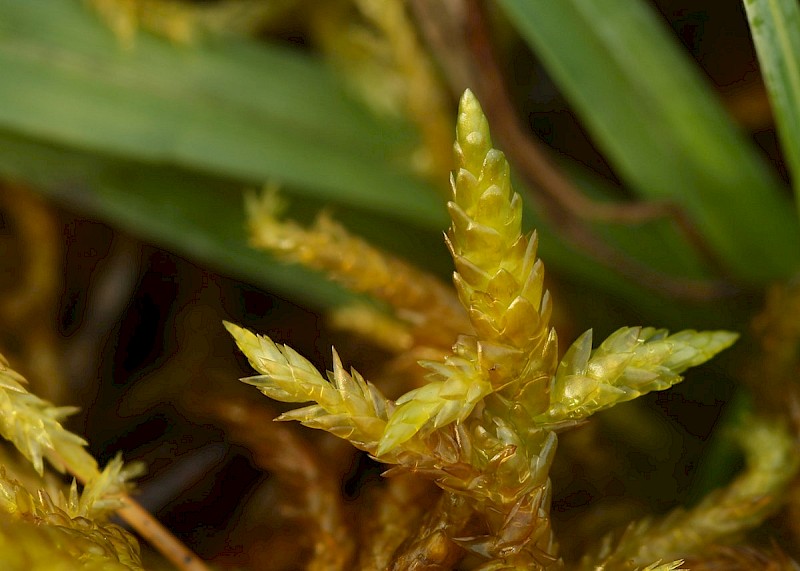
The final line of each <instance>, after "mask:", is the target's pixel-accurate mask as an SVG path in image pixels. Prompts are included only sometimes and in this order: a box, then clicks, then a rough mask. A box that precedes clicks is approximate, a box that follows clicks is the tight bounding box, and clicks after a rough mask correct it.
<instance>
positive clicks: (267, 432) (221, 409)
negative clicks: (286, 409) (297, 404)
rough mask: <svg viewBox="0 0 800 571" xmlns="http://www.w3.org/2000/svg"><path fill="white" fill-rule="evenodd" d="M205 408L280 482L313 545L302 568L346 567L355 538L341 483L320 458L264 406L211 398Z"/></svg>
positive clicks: (292, 511)
mask: <svg viewBox="0 0 800 571" xmlns="http://www.w3.org/2000/svg"><path fill="white" fill-rule="evenodd" d="M204 409H205V410H204V412H207V413H210V414H211V415H213V416H215V417H217V418H219V419H221V420H222V422H223V424H224V425H225V426H226V427H227V428H228V429H229V431H230V435H231V437H232V438H233V439H234V441H236V442H238V443H240V444H243V445H245V446H247V448H248V449H249V450H250V451H251V452H252V453H253V461H254V462H255V463H256V465H257V466H258V467H259V468H261V469H262V470H266V471H269V472H270V477H271V478H275V479H277V480H278V482H280V484H281V486H282V488H283V490H284V493H283V494H282V495H283V496H284V497H285V498H287V502H286V503H287V507H288V506H289V505H290V506H291V508H290V509H291V513H292V519H300V520H302V525H303V530H304V531H305V533H306V534H307V536H308V538H310V539H311V543H312V545H313V547H312V548H311V549H310V550H309V551H311V554H310V559H309V561H308V562H307V563H306V566H305V567H304V568H305V569H308V570H310V571H328V570H338V569H347V568H348V567H347V565H348V562H349V561H350V559H351V558H352V554H353V550H354V537H353V534H352V532H351V529H350V527H349V526H348V522H347V519H346V518H345V514H344V513H343V511H344V510H343V509H342V501H341V496H340V485H341V484H340V482H339V481H338V479H337V478H336V477H335V476H333V475H332V473H331V470H330V466H328V465H326V464H325V462H324V460H323V457H322V456H321V455H320V454H318V453H316V451H315V450H314V449H312V448H311V447H310V446H309V445H308V443H306V442H304V440H303V439H302V438H300V437H299V436H298V435H297V434H296V433H295V432H294V431H292V430H290V427H289V426H286V425H283V424H278V423H274V422H271V421H272V420H273V415H272V414H271V413H270V412H269V410H265V409H264V407H262V406H256V404H254V403H253V402H252V401H245V400H233V399H223V400H218V399H214V402H211V403H209V404H208V405H204ZM297 547H298V548H299V547H300V542H297ZM256 568H257V567H256Z"/></svg>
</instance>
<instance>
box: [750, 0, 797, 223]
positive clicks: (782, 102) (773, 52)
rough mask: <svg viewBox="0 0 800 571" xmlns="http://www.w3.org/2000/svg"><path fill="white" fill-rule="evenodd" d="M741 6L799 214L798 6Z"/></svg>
mask: <svg viewBox="0 0 800 571" xmlns="http://www.w3.org/2000/svg"><path fill="white" fill-rule="evenodd" d="M744 7H745V10H746V11H747V19H748V21H749V22H750V31H751V32H752V34H753V41H754V42H755V46H756V53H757V54H758V62H759V64H760V65H761V71H762V72H763V74H764V80H765V82H766V84H767V90H768V91H769V98H770V102H771V104H772V109H773V111H774V113H775V119H776V122H777V124H778V137H779V138H780V141H781V146H782V147H783V155H784V157H785V158H786V163H787V164H788V166H789V172H790V173H791V176H792V183H793V184H792V186H793V187H794V193H795V202H796V204H797V208H798V214H800V6H798V4H797V0H745V2H744Z"/></svg>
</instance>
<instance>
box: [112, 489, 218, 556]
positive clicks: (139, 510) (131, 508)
mask: <svg viewBox="0 0 800 571" xmlns="http://www.w3.org/2000/svg"><path fill="white" fill-rule="evenodd" d="M122 502H123V504H124V507H122V508H120V509H118V510H117V514H118V515H119V516H120V517H121V518H122V519H124V520H125V521H126V522H127V523H128V524H129V525H130V526H131V527H132V528H133V529H135V530H136V532H137V533H138V534H139V535H141V536H142V538H144V539H145V540H146V541H147V542H148V543H149V544H150V545H152V546H153V547H154V548H155V549H156V550H157V551H158V552H159V553H161V554H162V555H163V556H164V557H166V558H167V560H169V561H170V562H171V563H172V564H173V565H175V567H177V568H178V569H180V570H181V571H211V569H210V568H209V567H208V566H207V565H206V564H205V563H204V562H203V561H202V560H201V559H200V558H199V557H198V556H197V555H196V554H195V553H194V552H193V551H192V550H191V549H189V548H188V547H187V546H186V545H185V544H184V543H183V542H182V541H181V540H180V539H178V538H177V537H175V535H174V534H173V533H172V532H171V531H169V530H168V529H167V528H166V527H164V526H163V525H162V523H161V522H160V521H158V520H157V519H156V518H155V517H154V516H153V514H151V513H150V512H149V511H147V510H146V509H144V508H143V507H142V506H140V505H139V504H138V503H137V502H136V500H134V499H133V498H131V497H130V496H128V495H125V496H123V497H122Z"/></svg>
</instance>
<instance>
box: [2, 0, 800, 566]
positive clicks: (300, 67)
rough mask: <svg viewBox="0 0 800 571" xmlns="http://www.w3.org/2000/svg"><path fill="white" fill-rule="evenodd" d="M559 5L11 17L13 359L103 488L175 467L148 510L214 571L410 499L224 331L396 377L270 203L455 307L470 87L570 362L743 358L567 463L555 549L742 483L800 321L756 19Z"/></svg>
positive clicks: (344, 296)
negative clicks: (442, 292)
mask: <svg viewBox="0 0 800 571" xmlns="http://www.w3.org/2000/svg"><path fill="white" fill-rule="evenodd" d="M551 4H552V3H549V2H539V1H536V2H534V1H531V2H525V1H523V0H500V1H498V2H486V3H478V2H476V1H474V0H408V1H406V2H401V1H394V0H383V1H375V0H330V1H311V0H276V1H272V2H268V1H263V0H203V1H196V2H190V1H188V0H186V1H177V0H175V1H173V0H90V1H85V2H81V1H79V0H48V1H46V2H16V1H14V0H0V352H2V353H3V354H4V355H6V357H7V358H8V359H9V360H10V362H11V363H12V365H13V366H14V367H15V368H17V369H18V370H19V371H20V372H22V373H23V374H25V375H26V377H27V378H28V379H29V380H30V381H31V385H32V389H33V390H34V391H35V392H37V393H38V394H39V395H40V396H42V397H44V398H47V399H49V400H52V401H54V402H56V403H58V404H74V405H78V406H80V407H81V412H80V413H79V414H78V415H76V416H75V417H74V418H73V419H72V421H71V423H72V425H71V428H72V429H74V430H75V431H77V432H79V433H81V434H84V435H86V437H87V439H88V440H89V442H90V449H91V451H92V452H93V453H94V454H95V455H96V457H98V459H99V460H100V461H101V463H105V461H107V460H108V459H110V458H111V457H112V456H113V455H114V454H115V453H116V452H117V451H120V450H122V451H123V452H124V456H125V459H126V460H142V461H143V462H144V463H145V464H146V465H147V466H148V474H147V476H145V477H144V478H142V479H141V480H140V485H139V488H140V493H139V498H140V500H141V502H142V504H143V505H145V507H147V508H149V509H151V510H152V511H154V512H155V513H156V514H157V516H158V517H159V518H160V519H162V520H163V521H164V522H165V524H166V525H167V526H168V527H170V528H171V529H172V530H174V531H175V532H176V533H177V534H178V535H179V536H180V537H182V538H183V539H184V540H185V541H186V542H187V543H188V544H189V545H190V546H191V547H192V548H193V549H195V550H197V551H198V553H199V554H200V555H201V556H202V557H204V558H206V559H209V560H211V561H213V562H214V563H216V564H218V565H220V566H223V567H227V566H231V567H233V566H242V567H247V568H268V569H293V568H297V567H298V565H299V563H298V562H301V561H302V560H303V555H302V554H303V553H304V552H303V549H304V547H306V546H304V545H303V543H302V541H297V536H298V535H302V534H301V533H300V531H301V530H302V529H303V524H302V520H303V519H302V518H303V517H304V514H303V512H302V510H303V508H297V507H296V506H295V508H294V509H293V508H291V504H292V501H293V498H295V494H301V495H302V493H304V492H303V490H302V489H300V490H299V491H298V488H302V487H303V486H307V487H308V488H314V489H317V490H322V491H320V492H319V493H320V494H324V493H328V492H329V491H330V490H333V492H336V493H341V496H342V498H344V502H345V504H344V506H345V507H344V509H345V511H346V510H348V509H351V508H350V507H348V506H351V505H352V506H355V505H357V504H358V503H359V502H361V501H363V497H366V496H368V495H369V490H370V489H371V488H378V487H380V486H381V485H382V483H381V481H380V477H379V474H380V472H381V468H380V467H379V466H377V465H376V464H375V463H373V462H372V461H371V460H369V459H368V458H366V457H365V456H363V455H362V454H358V453H355V452H353V451H350V450H349V449H348V448H347V447H346V446H344V445H342V444H341V443H340V442H338V441H335V440H333V439H329V438H328V437H327V436H326V435H319V434H315V433H312V431H309V430H306V429H302V428H300V427H294V426H292V427H290V428H286V427H285V426H284V425H272V424H271V423H269V422H268V421H269V420H270V419H271V418H273V417H274V416H276V415H277V414H279V413H280V412H282V410H284V409H283V408H281V407H282V406H283V405H280V404H278V403H273V402H268V401H267V399H265V398H264V397H262V396H261V395H260V394H258V393H257V391H255V390H254V389H252V388H251V387H248V386H245V385H243V384H241V383H239V382H238V381H237V380H236V379H237V378H239V377H242V376H246V375H249V374H251V373H250V372H249V368H248V366H247V364H246V362H245V360H244V359H243V358H242V357H241V356H240V355H239V354H238V351H236V350H235V347H234V344H233V343H232V341H231V340H230V338H229V337H228V335H227V333H226V332H225V331H224V329H223V328H222V324H221V322H222V320H223V319H226V320H230V321H232V322H235V323H239V324H241V325H243V326H246V327H248V328H250V329H253V330H255V331H258V332H263V333H266V334H268V335H270V337H272V339H274V340H275V341H276V342H281V343H287V344H289V345H291V346H292V347H293V348H294V349H296V350H297V351H298V352H299V353H301V354H302V355H304V356H306V357H308V358H309V359H310V360H312V362H314V363H315V364H316V365H317V366H318V367H319V368H320V369H325V368H330V366H331V365H330V359H331V357H330V348H331V346H332V345H335V346H336V348H337V350H338V351H339V353H340V355H341V356H342V359H343V361H344V362H345V363H346V364H350V365H353V366H354V367H356V368H357V369H358V370H359V371H360V372H362V373H363V374H364V375H365V377H367V378H371V377H370V373H371V372H373V373H376V372H377V371H379V370H380V365H381V363H382V362H383V361H385V360H386V358H387V357H388V353H387V352H386V351H385V349H382V348H381V347H379V346H377V345H375V344H374V343H371V342H370V340H369V339H363V338H360V337H358V336H357V335H355V334H354V333H351V332H348V331H346V330H343V329H342V328H341V327H335V326H334V325H333V324H332V322H331V321H330V320H329V319H328V318H327V317H326V316H327V315H329V312H330V311H331V310H332V309H334V308H336V307H339V306H341V305H343V304H345V303H347V302H349V301H352V300H353V299H354V297H353V294H350V293H348V292H346V291H345V290H344V289H342V288H340V287H339V286H336V285H334V284H332V283H330V282H329V281H326V279H325V278H324V276H322V275H320V274H318V273H314V272H313V271H310V270H307V269H304V268H301V267H299V266H296V265H287V264H284V263H282V262H280V261H278V260H276V259H275V258H274V257H272V256H271V255H270V254H269V253H265V252H259V251H257V250H255V249H252V248H250V247H249V246H248V236H247V231H246V217H245V211H244V194H245V192H246V191H251V192H252V191H258V190H260V189H261V188H262V187H263V186H264V185H273V186H277V187H278V188H279V189H280V192H281V194H282V195H283V196H284V198H286V199H287V201H288V203H289V207H288V212H287V216H288V217H290V218H295V219H298V220H299V221H301V222H303V223H308V222H309V221H311V220H312V219H313V217H314V216H315V215H316V214H317V213H318V212H319V211H321V210H323V209H325V210H326V211H327V212H329V213H330V214H331V215H332V216H333V217H334V218H335V219H336V220H338V221H339V222H341V223H342V224H344V225H345V226H346V227H347V228H348V229H349V230H351V231H352V232H353V233H355V234H358V235H360V236H363V237H364V238H366V239H367V240H369V241H370V242H371V243H373V244H375V245H376V246H378V247H380V248H382V249H385V250H386V251H388V252H391V253H393V254H396V255H398V256H400V257H403V258H405V259H407V260H409V261H410V262H411V263H413V264H414V265H416V266H419V267H421V268H423V269H425V270H428V271H429V272H431V273H433V274H434V275H436V276H438V277H439V278H441V279H442V280H444V281H448V280H449V279H450V278H449V276H450V274H451V272H452V264H451V260H450V258H449V256H448V253H447V250H446V248H445V246H444V243H443V240H442V232H443V231H444V230H445V229H446V227H447V225H448V218H447V214H446V208H445V204H446V201H447V195H448V192H449V183H448V177H449V171H450V169H451V168H452V158H451V153H452V141H453V138H454V125H455V117H456V103H457V101H458V97H459V96H460V94H461V93H462V91H463V89H465V88H467V87H469V88H470V89H472V90H473V91H474V92H475V93H476V94H477V95H478V97H479V99H480V100H481V102H482V104H483V106H484V109H485V111H486V114H487V116H488V118H489V121H490V125H491V127H492V131H493V136H494V138H495V145H496V146H498V147H499V148H501V149H502V150H504V151H505V152H506V153H507V156H508V158H509V161H510V162H511V166H512V171H513V172H514V173H515V175H514V176H515V177H516V178H515V188H516V190H517V192H519V193H520V194H521V195H522V196H523V198H524V200H525V208H526V213H525V216H526V224H527V225H528V227H529V228H534V227H536V228H537V229H538V231H539V233H540V244H541V245H540V256H541V258H542V259H543V260H544V263H545V266H546V268H547V270H548V287H549V289H550V291H551V293H552V295H553V297H554V299H555V307H556V315H555V325H556V328H557V330H558V332H559V337H560V339H561V341H562V350H563V349H564V348H566V347H567V346H568V345H569V343H571V342H572V340H574V338H575V337H577V335H579V334H580V333H581V332H583V331H585V330H586V329H588V328H590V327H592V328H594V330H595V338H603V337H605V336H606V335H607V334H609V333H610V332H612V331H614V330H615V329H617V328H619V327H621V326H623V325H653V326H657V327H668V328H670V329H673V330H677V329H680V328H692V329H701V328H727V329H732V330H735V331H738V332H740V333H742V335H743V338H742V340H741V341H740V342H739V343H738V344H737V345H736V347H735V348H734V349H733V350H731V351H729V352H727V353H726V354H725V355H723V356H722V357H720V358H718V359H716V360H715V361H714V362H713V363H712V364H710V365H707V366H704V367H701V368H699V369H697V370H696V371H695V370H693V371H692V372H691V373H690V375H689V377H688V379H687V381H686V382H684V383H682V384H681V385H679V386H677V387H675V388H674V389H672V390H670V391H667V392H665V393H657V394H651V395H649V396H648V397H647V398H645V399H640V400H642V401H643V402H641V403H640V402H638V401H637V402H636V403H630V404H629V405H626V406H624V407H618V409H614V410H612V411H609V412H608V413H604V414H602V415H599V417H600V419H599V421H598V422H597V423H594V424H592V425H591V426H590V427H587V428H586V429H584V430H581V431H576V432H575V433H574V434H570V435H568V436H567V437H565V438H564V439H563V440H562V443H561V448H560V458H561V459H560V462H561V463H560V464H557V466H556V467H555V468H554V472H553V481H554V485H555V499H554V512H555V515H554V517H555V522H554V526H556V527H558V526H569V525H572V524H571V522H573V521H577V518H578V516H584V515H585V514H587V513H590V514H599V515H597V516H596V517H593V518H584V517H581V520H580V521H582V522H584V523H582V525H584V526H587V527H592V526H594V528H593V529H581V528H576V529H575V530H574V532H573V533H572V534H571V539H570V541H574V542H575V543H576V544H578V543H580V542H581V541H582V540H583V539H582V538H583V537H589V536H593V535H594V534H595V532H596V529H599V528H603V529H610V528H611V527H613V526H615V525H618V524H622V523H624V522H627V521H629V520H630V519H632V518H635V517H640V516H641V515H643V514H646V513H650V512H652V511H656V512H664V511H666V510H668V509H670V508H672V507H674V506H675V505H676V504H691V503H692V502H694V501H696V500H697V499H698V498H700V497H702V495H704V494H705V493H706V492H708V491H709V490H711V489H713V488H715V487H717V486H719V485H722V484H724V483H725V482H727V481H728V480H729V479H730V478H731V477H732V475H733V474H734V473H735V471H736V470H737V467H738V466H739V464H740V461H741V460H740V458H739V457H738V456H737V454H736V453H735V451H734V450H733V446H732V445H730V444H729V443H728V442H727V440H726V439H725V437H724V435H723V436H720V435H719V431H715V430H714V428H715V426H717V425H720V424H725V423H728V424H729V425H735V423H736V419H737V418H739V416H738V412H737V411H738V410H739V409H741V408H743V407H746V406H748V405H747V402H749V401H750V400H751V398H752V397H751V396H748V395H751V393H750V391H748V389H747V387H748V386H751V385H753V384H758V383H763V382H764V379H763V375H764V371H765V369H764V367H763V366H762V361H760V359H766V357H763V355H764V354H766V353H768V351H769V348H770V347H772V348H773V349H774V348H775V344H776V343H777V344H778V345H780V342H781V341H780V339H783V338H780V339H779V340H778V341H774V340H773V345H772V346H770V345H769V342H768V341H765V340H764V337H765V336H764V335H763V333H764V331H771V330H773V329H772V327H773V325H772V324H775V323H777V324H781V323H782V324H784V325H785V328H788V329H789V333H787V334H786V335H788V336H791V335H793V334H794V335H797V333H796V332H795V333H791V331H792V330H791V327H792V325H791V323H793V322H794V321H800V320H796V319H794V320H793V318H792V317H791V316H792V315H797V313H794V314H793V313H792V311H795V312H796V311H800V305H799V304H798V302H797V301H796V300H797V299H798V298H797V295H796V294H795V297H794V298H792V297H791V292H792V291H794V290H792V287H793V286H791V283H792V282H791V277H792V276H793V275H794V274H795V273H796V272H797V269H798V267H800V263H799V262H800V245H799V244H800V242H798V238H799V237H800V227H798V217H797V210H796V208H795V206H794V205H793V204H792V192H791V187H790V176H789V171H790V169H791V167H790V166H787V164H785V162H784V159H783V157H782V155H781V152H780V149H779V138H778V135H776V130H775V126H774V120H773V115H772V111H771V108H770V103H769V100H768V95H767V91H766V88H765V87H764V84H763V83H762V78H761V76H760V72H759V65H758V62H757V58H756V54H755V50H754V47H753V43H752V39H751V36H750V31H749V28H748V22H747V17H746V14H745V11H744V8H743V7H742V6H741V5H740V4H739V3H736V2H715V1H712V0H705V1H702V0H696V1H692V2H688V1H679V0H661V1H658V2H646V1H636V2H630V1H629V0H627V1H623V0H603V1H601V2H600V1H599V2H595V3H588V2H581V1H578V0H570V1H566V0H565V1H564V2H563V3H559V4H558V5H557V6H551ZM590 4H591V5H590ZM774 284H784V286H781V287H783V289H774V288H775V287H776V286H775V285H774ZM785 284H789V285H785ZM770 288H773V289H772V290H770ZM767 291H772V292H773V293H772V294H770V295H771V296H772V297H771V298H770V299H772V300H773V301H772V305H769V306H768V307H767V309H766V310H765V309H764V308H765V299H766V298H765V296H766V295H767V294H766V292H767ZM787 292H788V293H787ZM792 304H794V305H792ZM756 316H760V317H758V319H759V320H760V321H757V322H756V325H755V329H753V326H752V322H753V319H754V318H756ZM787 324H788V325H787ZM774 327H775V328H777V327H779V325H775V326H774ZM759 332H761V333H759ZM789 338H791V337H789ZM792 347H794V349H792ZM788 351H789V352H790V353H791V351H795V353H794V354H795V355H796V351H797V349H796V345H791V346H790V348H789V349H788ZM786 360H787V362H791V358H789V357H787V358H786ZM787 367H788V365H787ZM785 372H786V369H783V370H779V371H778V372H776V373H775V375H773V376H780V375H782V374H784V373H785ZM407 388H408V387H403V386H395V387H390V388H389V389H387V390H388V392H390V393H391V392H393V391H394V394H392V395H391V396H397V394H399V392H402V391H403V390H405V389H407ZM765 393H769V390H768V389H765ZM273 426H279V428H273ZM242 427H245V430H243V429H242ZM248 429H249V430H250V433H249V434H248V433H247V432H248ZM262 431H263V432H262ZM259 439H260V444H261V445H260V446H259ZM587 442H592V443H594V444H592V448H591V449H592V450H593V453H592V454H587V453H586V450H587V446H586V443H587ZM279 449H281V450H287V449H289V450H292V452H291V454H294V456H292V458H294V461H293V462H294V465H292V461H287V460H286V459H281V458H280V455H279V454H277V452H278V451H279ZM304 455H307V456H308V458H312V459H313V461H312V460H309V462H311V464H314V463H316V464H314V465H315V466H317V465H318V466H322V467H323V473H322V474H318V473H315V472H314V470H311V469H309V470H307V471H306V472H302V468H298V465H302V462H303V461H302V460H301V459H302V458H305V457H306V456H304ZM309 465H310V464H309ZM298 470H300V472H298ZM298 473H299V474H300V475H299V476H298ZM293 474H294V478H295V482H294V483H292V482H291V480H292V475H293ZM298 482H300V483H298ZM325 490H328V491H325ZM333 492H331V493H333ZM353 509H354V508H353ZM305 515H308V514H305ZM586 522H590V523H586ZM787 533H788V532H787ZM565 551H567V549H565Z"/></svg>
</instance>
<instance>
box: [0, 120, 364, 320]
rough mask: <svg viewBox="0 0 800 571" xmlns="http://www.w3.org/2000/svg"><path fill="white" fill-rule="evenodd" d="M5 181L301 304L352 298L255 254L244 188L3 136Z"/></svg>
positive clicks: (0, 162)
mask: <svg viewBox="0 0 800 571" xmlns="http://www.w3.org/2000/svg"><path fill="white" fill-rule="evenodd" d="M0 175H2V176H3V177H7V178H9V179H12V180H21V181H25V182H27V183H30V184H34V185H35V186H36V188H37V190H39V191H41V192H43V193H44V194H46V195H48V196H50V197H52V198H54V199H56V200H57V201H59V202H61V203H62V204H64V205H66V206H68V207H70V208H72V209H74V210H76V211H79V212H81V213H83V214H85V215H88V216H91V217H95V218H98V219H100V220H106V221H110V222H111V223H113V224H114V226H115V228H117V229H121V230H125V231H127V232H130V233H131V234H132V235H134V236H136V237H137V238H140V239H143V240H145V241H150V242H153V243H155V244H157V245H159V246H161V247H163V248H166V249H169V250H172V251H174V252H176V253H178V254H180V255H182V256H186V257H187V258H189V259H191V260H192V261H194V262H198V263H202V264H205V265H207V267H210V268H212V269H215V270H217V271H220V272H223V273H225V274H227V275H230V276H232V277H235V278H238V279H242V280H244V281H247V282H249V283H252V284H255V285H259V286H261V287H265V288H266V289H268V290H270V291H273V292H275V293H279V294H282V295H284V296H286V297H287V298H288V299H292V300H293V301H296V302H297V303H306V304H312V305H315V306H317V307H329V306H333V305H336V304H339V303H342V302H343V301H345V300H347V299H350V298H351V296H350V295H349V294H348V293H346V292H345V291H344V290H342V289H341V288H339V287H337V286H335V285H334V284H332V283H330V282H328V281H327V280H324V279H321V278H320V277H319V276H318V275H316V274H314V273H313V272H310V271H308V270H305V269H303V268H301V267H299V266H294V265H292V266H290V265H286V264H281V263H278V262H276V261H274V260H273V259H272V258H270V257H269V256H267V255H266V254H264V253H262V252H258V251H256V250H254V249H252V248H250V247H249V246H248V243H247V242H248V239H247V235H246V231H245V214H244V201H243V199H242V191H241V188H240V187H238V185H235V184H231V183H229V182H227V183H226V182H225V181H222V180H219V179H212V178H210V177H206V176H200V175H197V174H194V173H190V172H186V171H182V170H181V169H177V168H175V167H169V166H153V165H145V164H139V163H131V162H127V161H121V160H118V159H111V158H99V157H97V156H96V155H89V154H87V153H80V152H77V151H71V150H65V149H61V148H58V147H53V146H50V145H45V144H42V143H38V142H35V141H32V140H26V139H22V138H19V137H17V136H14V135H9V134H7V133H3V132H2V131H0Z"/></svg>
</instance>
